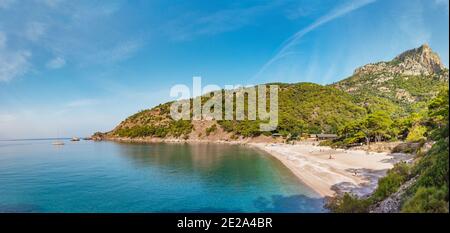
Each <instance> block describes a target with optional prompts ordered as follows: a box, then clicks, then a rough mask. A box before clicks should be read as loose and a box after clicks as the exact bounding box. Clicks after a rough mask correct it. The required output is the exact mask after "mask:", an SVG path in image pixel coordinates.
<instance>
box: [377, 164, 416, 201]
mask: <svg viewBox="0 0 450 233" xmlns="http://www.w3.org/2000/svg"><path fill="white" fill-rule="evenodd" d="M409 174H410V168H409V165H408V164H406V163H405V162H400V163H397V164H395V165H394V167H393V168H392V169H391V170H389V171H388V173H387V175H386V176H385V177H383V178H381V179H380V180H379V181H378V187H377V189H376V190H375V192H373V194H372V196H371V197H370V198H371V199H372V202H373V203H374V202H378V201H381V200H383V199H385V198H387V197H388V196H389V195H391V194H393V193H395V192H396V191H397V190H398V188H400V186H401V185H402V184H403V183H404V182H405V181H406V180H407V179H408V178H409Z"/></svg>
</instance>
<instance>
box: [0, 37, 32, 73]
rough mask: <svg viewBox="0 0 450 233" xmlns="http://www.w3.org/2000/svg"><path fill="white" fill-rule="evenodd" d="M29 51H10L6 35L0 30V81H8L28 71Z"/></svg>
mask: <svg viewBox="0 0 450 233" xmlns="http://www.w3.org/2000/svg"><path fill="white" fill-rule="evenodd" d="M30 57H31V52H29V51H27V50H19V51H10V50H9V49H8V48H7V37H6V35H5V34H4V33H3V32H1V31H0V82H8V81H10V80H12V79H13V78H15V77H18V76H21V75H23V74H25V73H27V72H28V69H29V67H30V63H29V60H30Z"/></svg>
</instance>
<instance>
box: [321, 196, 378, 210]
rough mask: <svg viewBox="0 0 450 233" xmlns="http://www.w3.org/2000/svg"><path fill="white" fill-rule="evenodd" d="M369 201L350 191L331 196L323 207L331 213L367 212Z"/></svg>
mask: <svg viewBox="0 0 450 233" xmlns="http://www.w3.org/2000/svg"><path fill="white" fill-rule="evenodd" d="M369 205H370V201H369V200H367V199H360V198H358V197H357V196H355V195H352V194H350V193H344V195H343V196H340V197H333V198H331V199H329V200H328V201H327V203H326V204H325V208H327V209H329V210H330V211H331V212H333V213H367V212H368V208H369Z"/></svg>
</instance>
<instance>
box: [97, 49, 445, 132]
mask: <svg viewBox="0 0 450 233" xmlns="http://www.w3.org/2000/svg"><path fill="white" fill-rule="evenodd" d="M278 84H279V87H280V90H279V95H280V97H279V115H280V116H279V125H278V127H277V129H276V130H275V131H273V132H259V127H257V126H258V124H259V121H258V120H257V121H254V122H252V121H214V122H213V123H211V122H209V123H202V122H204V121H200V123H199V122H195V124H194V122H193V121H174V120H172V119H170V116H169V112H170V107H169V105H170V103H171V102H169V103H165V104H160V105H158V106H156V107H154V108H152V109H148V110H144V111H141V112H139V113H137V114H134V115H132V116H130V117H128V118H127V119H125V120H124V121H122V122H121V123H120V124H119V125H118V126H117V127H115V128H114V129H113V130H112V131H110V132H108V133H106V134H102V135H103V136H107V137H109V138H131V139H132V138H155V137H156V138H169V137H170V138H182V139H188V138H190V139H206V140H208V139H211V138H214V139H222V140H236V139H243V138H252V137H258V136H262V135H265V136H270V135H271V134H272V133H279V134H281V135H282V136H285V137H286V136H289V135H290V136H292V135H302V134H304V133H321V132H322V133H337V132H338V131H339V130H338V129H339V128H341V127H343V126H344V125H345V123H346V122H348V121H351V120H356V119H360V118H363V117H364V116H365V115H367V114H369V113H371V112H376V111H380V110H381V111H385V112H388V113H389V115H391V116H393V117H394V118H395V119H397V118H400V117H404V116H406V115H409V114H411V113H412V112H414V111H417V106H422V105H423V104H424V103H426V102H427V101H428V100H430V99H431V98H432V97H433V96H435V95H436V93H437V92H438V91H439V89H441V88H442V87H443V86H445V85H448V69H447V68H445V67H444V65H443V64H442V62H441V61H440V58H439V56H438V55H437V54H436V53H434V52H433V51H432V50H431V48H430V47H429V46H428V45H426V44H424V45H422V46H420V47H418V48H415V49H411V50H408V51H405V52H403V53H401V54H400V55H398V56H396V57H395V58H394V59H392V60H391V61H388V62H378V63H373V64H367V65H365V66H362V67H359V68H357V69H355V72H354V74H353V75H352V76H350V77H348V78H345V79H343V80H341V81H339V82H336V83H334V84H330V85H326V86H322V85H319V84H311V83H294V84H282V83H278ZM202 98H203V97H202ZM217 128H219V130H216V129H217ZM212 129H214V130H212ZM207 131H208V132H207ZM218 133H220V134H221V135H220V136H217V135H215V134H218Z"/></svg>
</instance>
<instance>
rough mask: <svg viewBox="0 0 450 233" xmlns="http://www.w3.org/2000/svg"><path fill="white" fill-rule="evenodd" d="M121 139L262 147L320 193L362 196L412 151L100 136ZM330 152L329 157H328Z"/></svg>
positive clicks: (369, 191) (304, 144) (248, 141)
mask: <svg viewBox="0 0 450 233" xmlns="http://www.w3.org/2000/svg"><path fill="white" fill-rule="evenodd" d="M102 140H106V141H114V142H123V143H174V144H180V143H188V144H196V143H200V144H203V143H204V144H208V143H213V144H229V145H243V146H249V147H252V148H254V149H258V150H261V151H264V152H266V153H268V154H270V155H271V156H273V157H274V158H276V159H277V160H278V161H280V162H281V163H282V164H283V165H284V166H285V167H286V168H287V169H289V170H290V171H291V172H292V173H293V174H294V175H295V176H296V177H297V178H298V179H299V180H300V181H301V182H302V183H304V184H305V185H307V186H308V187H309V188H311V189H312V190H313V191H314V192H316V193H317V194H318V195H319V196H321V197H327V196H333V195H335V194H340V193H343V192H351V193H353V194H355V195H357V196H360V197H363V196H367V195H369V194H370V193H372V192H373V191H374V190H375V189H376V187H377V184H378V180H379V179H380V178H382V177H384V176H385V175H386V172H387V170H388V169H390V168H392V167H393V166H394V164H395V163H398V162H400V161H410V160H411V159H412V158H413V155H411V154H404V153H387V152H369V151H365V150H352V149H350V150H344V149H332V148H331V147H328V146H318V145H315V144H316V142H315V143H313V142H309V141H301V142H298V143H297V144H294V145H291V144H286V143H279V142H258V141H256V142H255V141H252V140H208V139H204V140H201V139H191V140H189V139H187V140H184V139H172V138H165V139H161V138H140V139H136V138H134V139H130V138H110V137H108V138H103V139H102ZM330 156H331V159H330Z"/></svg>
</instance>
